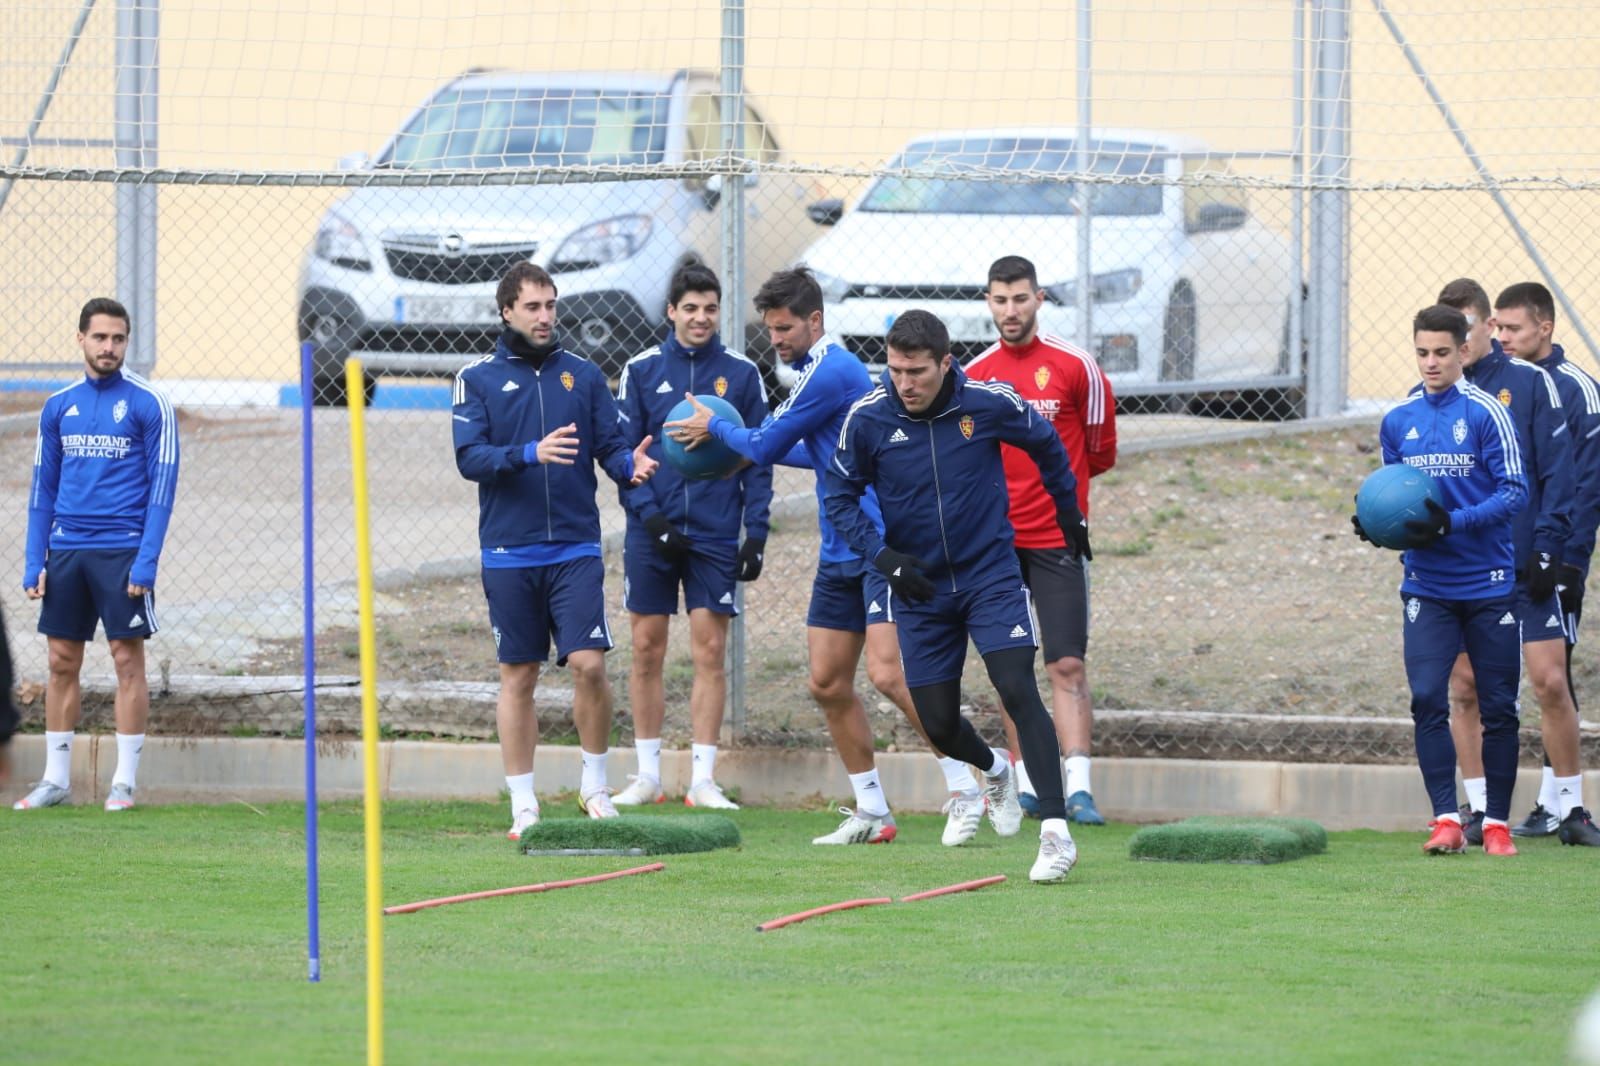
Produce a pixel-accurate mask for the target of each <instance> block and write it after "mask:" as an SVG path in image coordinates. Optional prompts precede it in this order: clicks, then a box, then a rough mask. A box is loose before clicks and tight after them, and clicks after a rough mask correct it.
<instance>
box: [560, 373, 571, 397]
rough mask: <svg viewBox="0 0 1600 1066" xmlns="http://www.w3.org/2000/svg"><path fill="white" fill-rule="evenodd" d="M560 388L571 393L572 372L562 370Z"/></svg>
mask: <svg viewBox="0 0 1600 1066" xmlns="http://www.w3.org/2000/svg"><path fill="white" fill-rule="evenodd" d="M561 387H562V388H564V389H566V390H567V391H568V392H571V391H572V371H570V370H563V371H562V372H561Z"/></svg>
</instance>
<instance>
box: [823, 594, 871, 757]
mask: <svg viewBox="0 0 1600 1066" xmlns="http://www.w3.org/2000/svg"><path fill="white" fill-rule="evenodd" d="M865 643H866V637H865V636H864V635H863V634H861V633H850V632H847V631H845V630H842V629H822V628H821V627H818V626H807V627H806V649H807V651H808V652H809V653H810V656H811V698H812V699H814V700H816V701H817V706H818V707H820V708H821V709H822V716H823V718H824V719H825V720H826V721H827V723H828V734H829V735H830V736H831V737H833V746H834V748H835V749H837V750H838V752H839V759H840V761H841V762H843V763H844V768H845V772H846V773H852V774H864V773H866V772H867V771H868V770H871V769H872V768H873V767H874V766H875V765H876V762H875V760H874V758H873V749H872V727H871V726H870V725H868V724H867V709H866V708H865V707H864V706H862V704H861V700H860V698H859V697H858V696H857V695H856V690H855V676H856V664H857V663H859V662H860V661H861V649H862V647H863V646H864V645H865Z"/></svg>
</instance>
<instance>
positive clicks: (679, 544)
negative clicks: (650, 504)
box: [644, 511, 689, 563]
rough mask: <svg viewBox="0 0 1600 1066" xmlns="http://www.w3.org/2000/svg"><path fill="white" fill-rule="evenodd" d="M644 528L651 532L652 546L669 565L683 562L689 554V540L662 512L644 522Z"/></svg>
mask: <svg viewBox="0 0 1600 1066" xmlns="http://www.w3.org/2000/svg"><path fill="white" fill-rule="evenodd" d="M644 528H645V529H648V530H649V531H650V546H651V547H653V548H654V549H655V550H656V554H657V555H659V556H661V557H662V558H663V559H665V560H667V561H668V562H669V563H677V562H682V561H683V559H684V557H685V556H687V555H688V554H689V538H688V537H686V536H684V535H683V533H682V532H681V531H679V529H678V527H677V526H675V525H673V524H672V523H671V522H669V521H667V516H666V515H664V514H662V513H661V512H660V511H657V512H656V513H655V514H653V515H651V516H650V517H649V518H646V519H645V520H644Z"/></svg>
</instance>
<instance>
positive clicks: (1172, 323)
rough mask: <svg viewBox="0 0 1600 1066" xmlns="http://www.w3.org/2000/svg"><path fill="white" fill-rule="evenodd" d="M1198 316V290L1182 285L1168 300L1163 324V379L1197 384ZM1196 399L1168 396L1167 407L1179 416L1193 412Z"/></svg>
mask: <svg viewBox="0 0 1600 1066" xmlns="http://www.w3.org/2000/svg"><path fill="white" fill-rule="evenodd" d="M1198 318H1199V316H1198V314H1197V312H1196V309H1195V303H1194V290H1193V289H1191V288H1189V286H1188V284H1187V283H1185V282H1179V283H1178V285H1177V287H1175V288H1174V289H1173V290H1172V295H1171V296H1170V297H1169V298H1168V299H1167V309H1166V313H1165V314H1164V315H1163V317H1162V325H1161V380H1162V381H1193V380H1194V361H1195V348H1196V347H1197V341H1196V330H1197V327H1198ZM1192 399H1193V397H1191V396H1189V395H1186V394H1181V393H1179V394H1174V395H1171V396H1168V397H1167V402H1166V408H1167V410H1168V411H1170V412H1173V413H1175V414H1182V413H1184V412H1186V411H1188V409H1189V404H1190V402H1191V400H1192Z"/></svg>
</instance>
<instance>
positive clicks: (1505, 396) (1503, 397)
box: [1499, 389, 1511, 407]
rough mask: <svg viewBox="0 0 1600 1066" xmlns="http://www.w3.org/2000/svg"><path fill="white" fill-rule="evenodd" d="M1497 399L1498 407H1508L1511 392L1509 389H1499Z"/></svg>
mask: <svg viewBox="0 0 1600 1066" xmlns="http://www.w3.org/2000/svg"><path fill="white" fill-rule="evenodd" d="M1499 399H1500V405H1501V406H1502V407H1510V406H1511V390H1510V389H1501V390H1500V397H1499Z"/></svg>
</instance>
